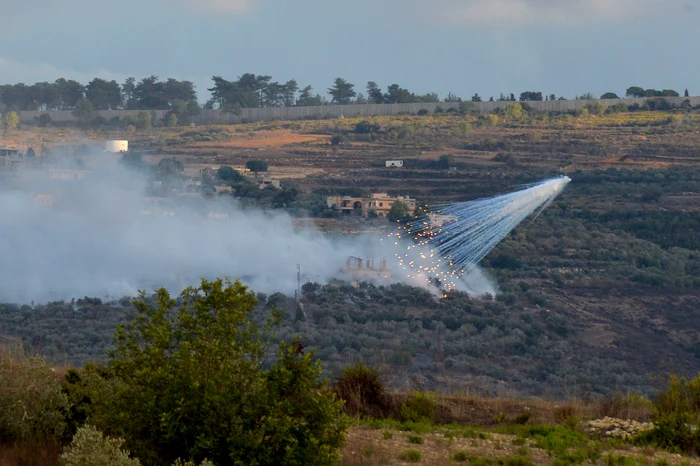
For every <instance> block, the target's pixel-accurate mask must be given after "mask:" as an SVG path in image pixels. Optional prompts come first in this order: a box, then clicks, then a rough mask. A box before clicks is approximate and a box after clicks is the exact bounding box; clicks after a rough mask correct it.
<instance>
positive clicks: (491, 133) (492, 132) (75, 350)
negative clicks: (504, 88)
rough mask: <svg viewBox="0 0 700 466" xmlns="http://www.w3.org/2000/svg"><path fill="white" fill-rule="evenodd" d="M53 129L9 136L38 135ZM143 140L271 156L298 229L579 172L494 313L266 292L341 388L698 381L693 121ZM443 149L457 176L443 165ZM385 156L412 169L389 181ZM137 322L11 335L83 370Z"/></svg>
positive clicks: (271, 128)
mask: <svg viewBox="0 0 700 466" xmlns="http://www.w3.org/2000/svg"><path fill="white" fill-rule="evenodd" d="M37 131H38V130H36V129H30V130H25V131H20V132H17V133H16V134H15V135H14V136H12V137H13V138H14V141H15V142H17V143H21V142H22V140H26V141H29V140H34V141H37V140H38V138H39V137H40V136H39V135H38V134H39V133H37ZM59 132H64V134H62V135H61V134H59ZM66 133H68V131H67V130H63V129H49V130H47V133H46V135H45V137H46V139H47V140H56V141H58V140H61V139H66V138H68V139H72V140H80V138H81V137H87V138H88V139H99V138H107V137H117V136H124V135H123V134H121V133H118V132H116V133H115V132H113V131H110V130H106V129H103V130H94V131H92V132H90V133H86V134H83V135H82V136H81V135H80V133H79V132H75V131H74V132H71V134H70V137H69V136H68V134H66ZM334 136H340V139H336V142H339V144H337V145H331V143H330V141H331V138H333V137H334ZM42 137H44V136H42ZM131 139H132V141H131V144H132V147H133V148H135V149H136V150H141V151H143V153H144V154H145V156H144V160H147V161H151V162H154V163H155V162H157V161H159V160H162V159H163V158H166V157H175V158H177V159H179V160H180V161H182V162H183V163H184V164H185V166H186V167H187V166H198V167H199V166H207V165H211V166H220V165H233V166H241V165H244V164H245V162H246V161H248V160H254V159H260V160H264V161H266V162H267V163H268V164H269V165H270V173H271V174H272V175H273V176H278V177H280V178H282V180H283V186H286V187H289V188H291V187H294V188H296V189H297V190H298V191H299V192H300V195H299V197H298V198H297V200H296V201H295V202H294V203H293V204H291V205H290V211H291V212H292V213H293V214H294V215H299V216H304V215H305V214H304V212H307V211H308V210H310V208H309V206H313V205H318V204H319V203H320V204H322V203H323V202H324V196H325V195H327V194H331V193H344V194H369V193H370V192H377V191H388V192H390V193H394V194H401V195H410V196H412V197H415V198H417V199H418V200H419V201H421V202H429V203H437V202H444V201H451V200H467V199H474V198H480V197H485V196H490V195H494V194H498V193H504V192H508V191H510V190H514V189H517V187H518V186H520V185H522V184H524V183H529V182H532V181H536V180H540V179H543V178H547V177H550V176H553V175H557V174H563V173H565V174H568V175H569V176H571V178H572V180H573V181H572V183H571V184H570V185H569V186H568V188H567V189H566V191H565V192H564V194H563V195H562V196H561V197H560V198H559V199H557V200H556V201H555V202H554V203H553V204H552V206H550V207H549V208H548V209H547V210H546V211H545V212H544V213H543V214H542V215H541V216H540V217H538V218H537V219H536V220H535V221H534V222H532V223H529V222H526V223H525V224H523V225H521V226H520V227H518V228H517V229H516V230H515V231H514V232H513V233H512V234H511V235H509V237H508V238H507V239H506V240H505V241H503V242H502V243H501V244H500V245H499V246H498V247H497V248H496V249H495V250H494V251H493V252H492V253H491V254H490V255H489V256H488V257H487V258H486V259H485V261H484V263H483V266H484V268H485V270H486V272H487V273H488V274H490V275H491V276H493V277H494V278H495V279H496V281H497V283H498V285H499V288H500V293H499V294H498V295H497V296H496V299H495V300H494V301H491V300H487V299H475V298H469V297H468V296H466V295H465V294H460V293H455V294H451V295H450V296H448V297H447V298H446V299H442V300H439V301H438V300H436V299H434V298H433V297H432V296H431V295H429V294H428V293H426V292H425V291H422V290H420V289H415V288H410V287H406V286H403V285H395V286H392V287H387V288H377V287H374V286H371V285H367V284H362V285H361V286H360V287H359V288H354V287H352V286H350V285H348V284H343V283H334V284H330V285H326V286H316V285H311V286H308V287H306V289H305V294H304V296H303V297H302V299H301V305H302V310H303V312H299V311H298V309H296V308H295V306H294V303H293V302H291V301H290V302H287V301H285V300H284V299H281V298H280V297H279V296H275V297H274V298H273V297H262V296H261V298H265V299H263V300H262V302H261V309H260V310H261V312H262V311H263V310H264V306H263V305H264V304H266V303H267V304H271V305H279V304H283V303H286V304H287V319H286V321H285V324H284V329H283V331H282V332H281V335H280V337H281V338H287V337H288V336H290V335H292V334H299V335H301V336H302V340H303V341H304V342H305V344H306V345H308V346H309V347H312V348H315V349H317V351H318V354H319V356H320V357H321V358H322V360H323V361H324V363H325V365H324V368H325V371H326V374H327V375H329V376H336V375H337V374H338V373H339V371H340V370H342V368H343V367H344V366H345V365H347V364H348V363H351V362H353V361H356V360H359V359H362V360H364V361H365V362H367V363H368V364H372V365H375V366H377V367H378V368H380V370H381V372H382V373H383V374H385V376H386V377H387V379H388V382H389V385H390V386H391V387H393V388H398V389H410V388H412V387H415V386H420V387H421V388H426V389H430V390H439V391H441V392H462V391H469V392H476V393H484V394H501V395H502V394H519V395H535V396H547V397H555V398H564V397H567V396H572V395H575V396H580V397H585V396H590V395H596V394H609V393H611V392H614V391H626V390H634V391H639V392H641V393H644V394H653V393H654V392H655V391H656V390H657V389H658V388H659V387H660V383H661V382H659V380H658V378H657V377H658V376H662V375H664V374H666V373H679V374H683V375H694V374H696V373H697V372H698V369H699V368H700V338H699V337H698V335H700V306H699V304H700V239H699V238H700V236H698V234H697V233H698V231H699V227H700V210H699V207H698V206H700V169H699V168H698V165H697V162H698V157H699V155H698V152H699V150H700V115H698V114H697V113H694V112H690V113H669V112H661V111H659V112H635V113H607V114H603V115H591V114H589V113H579V114H577V115H573V114H564V115H548V114H538V113H535V112H532V113H530V114H526V116H524V117H522V118H519V119H513V118H510V119H509V118H507V117H506V116H504V115H499V116H496V118H490V117H489V116H487V115H456V114H443V115H427V116H409V115H406V116H398V117H391V118H390V117H375V118H370V119H335V120H314V121H295V122H282V121H278V122H271V123H260V124H246V125H236V126H220V127H206V128H204V127H203V128H175V129H171V128H156V129H152V130H148V131H139V132H137V133H136V134H135V135H134V136H133V137H132V138H131ZM445 155H448V156H450V157H449V158H448V159H443V160H448V164H449V167H445V166H443V165H441V162H440V157H441V156H445ZM389 159H400V160H403V161H404V168H403V169H387V168H384V165H383V162H384V160H389ZM448 168H452V169H448ZM356 227H357V228H356V229H357V230H358V231H359V230H363V229H368V228H386V227H385V226H383V225H382V224H378V223H373V222H372V221H367V222H362V221H358V222H357V223H356ZM340 228H346V229H347V228H348V227H347V222H340V221H338V220H334V219H327V220H326V219H324V220H323V229H324V230H330V231H335V230H337V229H340ZM273 296H274V295H273ZM127 314H128V301H122V303H121V304H119V303H104V304H103V303H97V302H94V301H91V300H85V301H80V302H77V303H76V305H75V306H74V305H72V304H70V303H65V304H64V303H53V304H49V305H46V306H44V305H41V306H35V309H34V310H31V309H29V308H24V309H23V310H19V308H17V307H14V306H12V305H5V306H3V307H2V308H1V309H0V333H2V334H3V335H5V336H6V337H7V338H9V339H12V338H22V339H24V340H25V341H27V342H28V343H29V344H30V345H31V346H32V347H34V348H36V349H37V350H39V351H41V352H43V353H44V354H46V355H48V356H49V357H50V358H51V359H52V360H53V361H54V362H56V363H59V364H67V363H68V364H81V363H84V362H86V361H88V360H94V359H101V358H103V357H104V355H105V352H106V349H107V347H108V346H109V342H110V338H111V334H112V330H113V328H114V327H115V326H116V324H117V323H118V322H120V321H122V320H123V319H124V318H126V317H125V316H126V315H127Z"/></svg>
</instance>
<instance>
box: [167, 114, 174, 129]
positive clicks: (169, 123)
mask: <svg viewBox="0 0 700 466" xmlns="http://www.w3.org/2000/svg"><path fill="white" fill-rule="evenodd" d="M166 125H167V126H168V127H170V128H174V127H175V126H177V115H176V114H174V113H171V114H170V115H168V117H167V119H166Z"/></svg>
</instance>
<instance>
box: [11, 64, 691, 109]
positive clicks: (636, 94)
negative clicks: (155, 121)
mask: <svg viewBox="0 0 700 466" xmlns="http://www.w3.org/2000/svg"><path fill="white" fill-rule="evenodd" d="M212 81H213V86H212V87H211V88H209V89H207V90H208V91H209V92H210V93H211V98H210V99H209V100H208V101H207V102H206V103H205V104H204V105H203V107H204V108H210V109H211V108H218V109H222V110H224V111H236V110H238V109H241V108H260V107H293V106H318V105H326V104H341V105H347V104H368V103H370V104H372V103H373V104H392V103H413V102H461V101H462V100H463V99H462V97H459V96H457V95H455V94H452V93H449V94H448V95H447V96H446V97H444V98H440V97H439V96H438V94H437V93H435V92H428V93H426V94H417V93H415V92H411V91H409V90H408V89H405V88H403V87H401V86H400V85H399V84H391V85H389V86H387V87H386V91H383V90H382V88H381V87H380V86H379V85H378V84H377V83H376V82H374V81H369V82H368V83H367V85H366V88H365V89H366V93H362V92H360V91H358V90H357V89H356V86H355V85H354V84H352V83H350V82H348V81H347V80H345V79H343V78H336V79H335V80H334V82H333V85H332V86H331V87H329V88H328V89H327V92H326V93H316V92H314V90H313V88H312V87H311V86H305V87H300V86H299V84H298V83H297V81H296V80H295V79H291V80H288V81H286V82H283V83H282V82H278V81H274V80H273V79H272V77H271V76H267V75H256V74H253V73H245V74H243V75H241V76H240V77H238V79H236V80H233V81H228V80H226V79H224V78H222V77H220V76H213V77H212ZM326 96H328V97H326ZM625 96H626V97H632V98H645V97H679V96H680V94H679V93H678V92H676V91H675V90H672V89H664V90H656V89H644V88H642V87H638V86H632V87H629V88H628V89H627V90H626V92H625ZM685 96H686V97H688V96H689V93H688V90H687V89H686V90H685ZM197 97H198V96H197V91H196V88H195V85H194V83H193V82H192V81H187V80H182V81H181V80H177V79H174V78H168V79H166V80H164V81H161V80H160V79H159V78H158V77H157V76H149V77H145V78H143V79H141V80H140V81H137V80H136V79H135V78H133V77H130V78H127V79H126V80H125V81H124V83H122V84H119V83H118V82H117V81H115V80H106V79H102V78H94V79H93V80H92V81H90V82H89V83H87V84H82V83H79V82H78V81H75V80H70V79H65V78H59V79H57V80H56V81H54V82H53V83H49V82H38V83H35V84H32V85H27V84H24V83H17V84H4V85H0V113H5V112H9V111H15V112H16V111H37V110H39V111H48V110H76V109H77V110H80V109H90V110H117V109H126V110H175V109H176V108H177V109H178V112H176V113H177V114H178V115H183V114H184V113H185V111H184V110H185V109H186V110H187V113H188V114H190V115H196V114H197V113H198V111H199V109H200V108H201V107H200V104H199V103H198V98H197ZM600 98H601V99H617V98H619V97H618V95H617V94H615V93H614V92H606V93H605V94H603V95H602V96H601V97H600ZM575 99H576V100H595V99H596V97H595V96H594V95H593V94H591V93H584V94H581V95H576V96H575ZM464 100H465V101H471V102H482V101H484V100H489V101H516V100H519V101H521V102H527V101H543V100H567V99H566V98H565V97H562V96H559V97H557V96H556V95H555V94H545V93H542V92H540V91H525V92H521V93H520V95H519V98H518V99H516V95H515V94H513V93H510V94H503V93H501V94H500V96H498V97H493V96H492V97H490V98H488V99H486V98H482V97H481V96H480V95H479V94H478V93H477V94H474V95H473V96H471V97H470V98H466V99H464Z"/></svg>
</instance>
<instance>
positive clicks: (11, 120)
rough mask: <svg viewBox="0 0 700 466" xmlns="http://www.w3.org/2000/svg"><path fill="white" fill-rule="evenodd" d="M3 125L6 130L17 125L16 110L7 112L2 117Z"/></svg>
mask: <svg viewBox="0 0 700 466" xmlns="http://www.w3.org/2000/svg"><path fill="white" fill-rule="evenodd" d="M4 123H5V127H6V128H7V129H8V130H15V129H17V126H19V115H18V114H17V112H7V113H6V114H5V118H4Z"/></svg>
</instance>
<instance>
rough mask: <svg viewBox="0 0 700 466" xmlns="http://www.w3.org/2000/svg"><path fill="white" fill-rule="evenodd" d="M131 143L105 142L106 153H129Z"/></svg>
mask: <svg viewBox="0 0 700 466" xmlns="http://www.w3.org/2000/svg"><path fill="white" fill-rule="evenodd" d="M128 151H129V141H126V140H124V139H120V140H112V141H106V142H105V152H115V153H116V152H128Z"/></svg>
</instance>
